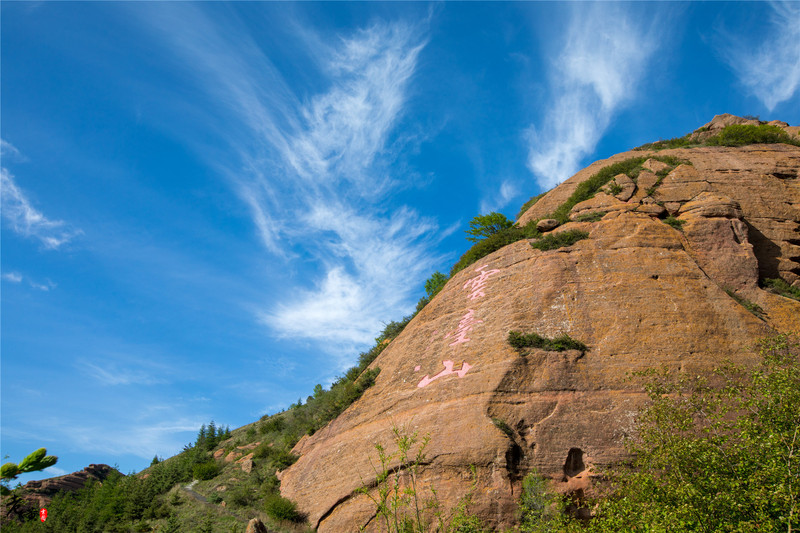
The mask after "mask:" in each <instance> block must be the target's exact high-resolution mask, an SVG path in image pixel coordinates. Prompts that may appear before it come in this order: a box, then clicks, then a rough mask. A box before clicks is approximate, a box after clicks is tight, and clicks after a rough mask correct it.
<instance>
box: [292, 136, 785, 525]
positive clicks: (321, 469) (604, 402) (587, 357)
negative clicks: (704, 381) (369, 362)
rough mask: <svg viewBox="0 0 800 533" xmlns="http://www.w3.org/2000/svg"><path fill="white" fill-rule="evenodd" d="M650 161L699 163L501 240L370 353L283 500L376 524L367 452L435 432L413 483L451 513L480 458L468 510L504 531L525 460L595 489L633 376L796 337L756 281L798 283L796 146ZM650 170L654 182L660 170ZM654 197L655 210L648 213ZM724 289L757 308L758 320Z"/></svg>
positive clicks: (627, 418)
mask: <svg viewBox="0 0 800 533" xmlns="http://www.w3.org/2000/svg"><path fill="white" fill-rule="evenodd" d="M642 155H645V156H646V155H647V152H628V153H625V154H619V155H617V156H614V157H612V158H609V159H608V160H605V161H602V162H598V163H595V164H593V165H591V166H590V167H588V168H587V169H584V170H582V171H581V172H579V173H578V174H576V175H575V176H573V177H572V178H570V179H569V180H567V181H566V182H564V183H563V184H562V185H560V186H559V187H557V188H556V189H554V190H553V191H550V192H549V193H548V194H547V195H546V196H544V197H543V198H542V199H541V200H539V201H538V202H537V203H536V204H535V205H534V206H533V207H532V208H530V209H529V210H528V212H526V213H525V214H524V215H523V216H522V217H521V218H520V221H518V223H520V224H524V223H526V222H528V221H530V220H536V219H540V218H543V217H545V216H546V215H547V214H549V213H552V212H553V211H554V210H555V208H556V207H558V205H560V204H561V203H562V202H563V201H564V200H566V199H567V198H568V197H569V195H570V194H571V193H572V191H574V190H575V187H577V185H578V184H579V183H580V182H582V181H583V180H585V179H587V178H589V177H590V176H591V175H592V174H594V173H595V172H597V171H598V170H599V169H600V168H602V167H603V166H605V165H607V164H610V163H613V162H617V161H621V160H624V159H627V158H629V157H640V156H642ZM658 155H672V156H676V157H679V158H681V159H683V160H687V161H688V162H689V163H687V164H685V165H680V166H678V167H677V168H675V169H674V170H672V172H670V174H669V175H668V176H666V177H665V178H664V180H663V182H662V183H661V184H660V185H658V186H657V187H656V190H655V191H654V192H653V193H652V202H653V203H641V201H635V200H634V199H633V198H632V199H631V201H630V202H623V201H621V200H619V199H618V198H614V197H613V196H610V195H608V194H605V193H598V194H597V195H596V196H595V197H594V198H592V199H591V200H588V201H586V202H581V203H579V204H577V205H576V206H575V209H573V211H572V214H571V218H574V217H576V216H579V215H580V214H584V213H591V212H598V211H605V212H607V214H606V215H605V216H604V217H603V218H602V219H601V220H600V221H598V222H582V223H577V222H570V223H568V224H564V225H562V226H560V227H558V228H557V229H556V230H555V231H556V232H560V231H568V230H569V229H573V228H581V229H584V230H586V231H589V237H588V238H587V239H585V240H581V241H578V242H577V243H575V244H574V245H572V246H569V247H566V248H561V249H557V250H550V251H545V252H543V251H539V250H535V249H533V248H532V247H531V246H530V245H529V243H528V242H527V241H519V242H516V243H514V244H511V245H509V246H506V247H505V248H503V249H501V250H498V251H497V252H495V253H493V254H491V255H489V256H487V257H485V258H484V259H483V260H481V261H480V262H479V263H476V264H474V265H472V266H471V267H469V268H467V269H465V270H463V271H461V272H459V273H458V274H456V275H455V276H454V277H453V278H452V279H451V280H450V281H449V282H448V283H447V285H446V286H445V288H444V289H443V290H442V291H441V292H440V293H439V294H438V295H437V296H436V297H435V298H434V299H433V300H432V301H431V302H430V303H429V304H428V305H427V306H425V308H423V309H422V311H421V312H420V313H419V314H418V315H417V316H416V317H415V318H414V319H413V320H412V321H411V322H410V323H409V325H408V326H407V327H406V328H405V330H404V331H403V332H402V333H401V334H400V336H398V337H397V338H396V339H395V340H394V341H392V342H391V344H390V345H389V346H388V347H387V348H386V349H385V350H384V351H383V352H382V353H381V355H380V356H379V357H378V359H377V360H376V361H375V363H374V365H376V366H378V367H380V368H381V373H380V374H379V375H378V378H377V380H376V383H375V385H374V386H373V387H372V388H370V389H368V390H367V391H366V393H365V394H364V396H363V397H362V398H361V399H360V400H358V401H357V402H356V403H354V404H353V405H352V406H351V407H350V408H349V409H347V410H346V411H345V412H344V413H343V414H342V415H341V416H339V417H338V418H337V419H336V420H334V421H333V422H331V423H330V424H328V426H326V427H324V428H323V429H321V430H320V431H318V432H317V433H315V434H314V435H312V436H309V437H307V438H304V439H303V441H302V444H301V445H298V446H297V447H296V448H295V450H294V452H295V453H297V454H299V455H300V458H299V460H298V461H297V462H296V463H295V464H294V465H293V466H291V467H289V468H288V469H287V470H285V471H284V472H282V475H281V492H282V493H283V495H284V496H286V497H289V498H291V499H293V500H295V501H296V502H297V503H298V505H299V510H300V511H301V512H304V513H307V515H308V517H309V520H310V522H311V524H312V526H315V527H318V528H319V531H321V532H323V533H324V532H329V531H330V532H339V531H355V530H358V528H359V527H360V526H366V528H367V530H375V529H377V524H375V523H374V517H375V505H374V504H373V503H372V502H371V501H370V499H369V497H368V496H366V495H364V494H361V493H359V492H358V489H359V488H360V487H362V486H365V485H366V486H370V485H371V484H373V483H374V481H375V476H376V473H375V470H374V469H373V465H374V464H375V463H376V461H377V453H376V452H375V449H374V445H375V444H376V443H379V444H381V445H383V446H384V447H385V448H386V449H387V451H388V452H389V453H391V452H393V451H394V450H395V448H394V446H393V444H392V442H393V441H392V428H393V427H401V428H405V431H406V432H409V433H411V432H419V434H420V435H429V436H430V442H429V444H428V448H427V450H426V452H427V454H426V457H427V458H426V461H425V462H424V464H423V465H422V467H421V469H420V471H419V479H418V486H420V487H426V488H427V487H433V488H435V489H436V490H437V493H438V497H439V501H441V502H442V503H443V504H444V505H445V508H446V509H450V508H452V507H453V506H454V505H456V503H457V502H458V500H459V498H461V497H462V496H464V495H465V494H467V493H468V492H469V490H470V487H471V486H472V484H473V479H472V477H471V474H470V465H474V467H475V476H476V479H475V482H476V483H477V487H478V489H477V490H476V491H475V493H474V494H473V496H472V498H473V505H472V507H471V511H473V512H476V513H477V514H478V515H479V516H480V517H481V518H483V519H484V520H485V521H486V522H487V523H488V524H489V525H491V526H493V527H498V528H502V527H506V526H510V525H512V524H513V521H514V509H515V507H516V500H517V498H518V495H519V491H520V483H521V479H522V477H523V476H524V475H525V474H526V473H527V472H528V471H530V470H531V469H532V468H536V469H537V470H538V471H539V472H540V473H542V474H544V475H546V476H548V477H549V478H550V479H551V480H552V482H553V484H554V486H555V487H556V488H558V489H559V490H562V491H564V492H577V491H587V490H591V479H592V477H593V476H594V475H596V474H595V473H596V472H597V471H598V469H599V468H602V467H603V466H605V465H608V464H610V463H612V462H614V461H617V460H620V459H623V458H624V457H625V451H624V448H623V445H622V437H623V436H624V435H625V434H626V433H627V432H629V431H630V430H631V427H632V424H633V415H634V413H635V412H636V409H637V408H638V407H639V406H640V405H642V403H643V402H644V400H645V395H644V393H643V392H642V389H641V383H639V382H636V381H635V380H634V381H631V380H629V379H628V376H629V374H630V372H632V371H636V370H641V369H646V368H652V367H667V368H670V369H672V370H675V371H683V372H705V371H708V370H709V369H711V368H713V367H714V366H716V365H718V364H720V363H721V362H722V361H723V360H726V359H731V360H736V361H739V362H743V363H747V362H750V361H754V360H755V358H756V354H755V353H754V348H753V346H754V341H755V340H756V339H758V338H760V337H763V336H764V335H767V334H769V333H770V332H773V331H775V330H776V329H777V330H780V331H789V330H792V329H794V330H796V329H797V326H798V324H800V302H797V301H795V300H790V299H788V298H784V297H781V296H777V295H774V294H770V293H767V292H765V291H763V290H761V289H759V288H758V280H759V278H764V277H782V278H783V279H785V280H787V281H789V282H792V281H795V280H797V279H800V237H799V235H800V211H799V210H800V187H799V186H798V181H797V177H796V176H797V169H798V168H800V148H798V147H794V146H788V145H756V146H746V147H742V148H723V147H713V148H712V147H708V148H695V149H683V150H664V151H662V152H659V153H658ZM779 161H780V162H781V164H780V166H778V162H779ZM650 165H651V168H649V170H648V172H652V173H653V175H655V173H656V172H658V171H660V170H662V169H663V167H660V166H659V165H655V164H653V163H651V164H650ZM776 168H779V169H780V171H779V173H778V174H779V175H776V174H775V169H776ZM792 176H795V177H792ZM639 185H641V184H639ZM653 186H654V185H653ZM634 198H635V196H634ZM648 202H649V201H648ZM657 202H658V203H657ZM661 203H663V204H664V206H669V207H662V205H661ZM648 205H649V206H656V207H658V208H660V211H659V212H656V210H655V208H653V212H652V213H647V212H642V208H643V207H644V206H648ZM665 208H666V209H668V210H669V212H670V213H673V214H676V215H677V216H678V219H679V220H683V221H685V222H684V224H683V228H682V231H679V230H678V229H675V228H673V227H671V226H670V225H667V224H665V223H664V222H663V221H662V220H660V219H659V218H658V217H659V216H665V215H666V212H665V211H664V209H665ZM724 288H730V289H731V290H734V291H736V292H737V294H742V295H744V296H746V297H747V298H749V299H751V300H752V301H754V302H756V303H758V305H760V306H761V307H762V308H763V309H764V317H765V318H764V319H760V318H758V317H756V316H754V315H753V314H751V313H750V312H748V311H747V310H746V309H745V308H744V307H743V306H742V305H740V304H739V303H737V302H736V301H735V300H734V299H733V298H731V297H730V296H729V295H728V294H727V293H726V292H725V290H724ZM510 330H517V331H521V332H526V333H527V332H536V333H538V334H540V335H544V336H547V337H554V336H558V335H561V334H564V333H566V334H568V335H569V336H570V337H572V338H574V339H577V340H580V341H582V342H584V343H585V344H586V345H588V346H589V350H588V351H587V352H585V353H582V352H580V351H566V352H546V351H542V350H530V351H528V352H523V353H519V352H517V351H516V350H514V349H513V348H512V347H511V346H510V345H509V344H508V342H507V336H508V332H509V331H510ZM500 422H502V424H500ZM500 427H505V428H508V429H509V430H510V432H506V431H503V430H501V429H500ZM509 433H510V434H509ZM397 466H398V464H397V463H393V464H390V465H389V467H390V468H395V467H397ZM424 490H426V489H424Z"/></svg>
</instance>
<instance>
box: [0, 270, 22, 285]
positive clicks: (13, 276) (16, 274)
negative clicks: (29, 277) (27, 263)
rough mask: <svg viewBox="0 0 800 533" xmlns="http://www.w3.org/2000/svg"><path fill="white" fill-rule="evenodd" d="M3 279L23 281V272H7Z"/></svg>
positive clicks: (14, 281)
mask: <svg viewBox="0 0 800 533" xmlns="http://www.w3.org/2000/svg"><path fill="white" fill-rule="evenodd" d="M3 279H4V280H6V281H10V282H11V283H21V282H22V274H20V273H19V272H6V273H5V274H3Z"/></svg>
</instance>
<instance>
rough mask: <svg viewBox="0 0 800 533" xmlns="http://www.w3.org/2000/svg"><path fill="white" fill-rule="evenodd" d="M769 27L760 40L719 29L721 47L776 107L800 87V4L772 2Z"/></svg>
mask: <svg viewBox="0 0 800 533" xmlns="http://www.w3.org/2000/svg"><path fill="white" fill-rule="evenodd" d="M769 5H770V7H771V9H772V12H771V13H770V17H769V22H770V28H769V31H767V32H764V33H763V34H760V35H763V39H762V40H761V41H760V42H756V41H755V39H748V38H747V36H746V35H742V33H741V32H736V33H735V34H731V33H728V32H725V31H722V30H721V31H719V32H718V35H717V49H718V50H719V51H720V53H721V55H722V57H723V58H724V59H725V61H726V62H727V63H728V66H730V68H731V70H733V72H734V73H735V74H736V76H737V77H738V78H739V82H740V83H741V84H742V85H744V86H745V87H746V88H747V89H748V90H749V91H750V93H752V94H753V95H754V96H755V97H756V98H758V99H759V100H761V102H762V103H763V104H764V106H765V107H766V108H767V109H769V110H770V111H772V110H773V109H775V107H776V106H777V105H778V104H780V103H782V102H786V101H787V100H789V99H791V98H792V97H793V96H794V95H795V94H796V93H797V92H798V89H800V4H798V3H797V2H770V4H769Z"/></svg>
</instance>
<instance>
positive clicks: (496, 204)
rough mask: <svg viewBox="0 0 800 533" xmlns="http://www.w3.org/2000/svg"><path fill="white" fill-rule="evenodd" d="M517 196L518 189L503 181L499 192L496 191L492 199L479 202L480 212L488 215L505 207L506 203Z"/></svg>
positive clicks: (512, 184)
mask: <svg viewBox="0 0 800 533" xmlns="http://www.w3.org/2000/svg"><path fill="white" fill-rule="evenodd" d="M517 194H519V189H518V187H517V186H516V185H515V184H514V183H512V182H510V181H508V180H504V181H503V183H502V184H501V185H500V190H498V191H497V194H496V195H494V196H493V197H492V198H484V199H483V200H482V201H481V209H480V212H481V213H490V212H492V211H497V210H499V209H502V208H503V207H505V206H507V205H508V202H510V201H511V200H513V199H514V198H515V197H516V196H517Z"/></svg>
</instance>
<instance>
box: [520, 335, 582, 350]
mask: <svg viewBox="0 0 800 533" xmlns="http://www.w3.org/2000/svg"><path fill="white" fill-rule="evenodd" d="M508 343H509V344H510V345H511V346H513V347H514V348H516V349H517V350H523V349H525V348H540V349H542V350H547V351H549V352H563V351H565V350H580V351H582V352H586V351H588V350H589V348H588V347H587V346H586V345H585V344H584V343H582V342H581V341H576V340H575V339H573V338H572V337H570V336H569V335H567V334H566V333H565V334H563V335H560V336H558V337H556V338H555V339H548V338H547V337H542V336H541V335H539V334H537V333H528V334H523V333H520V332H519V331H509V332H508Z"/></svg>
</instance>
